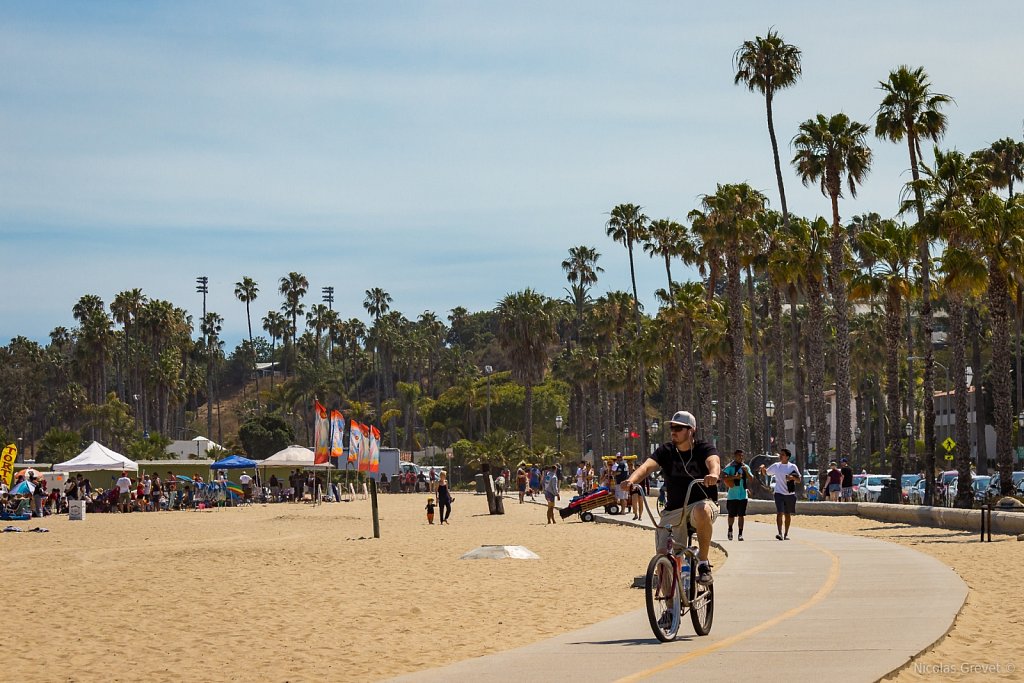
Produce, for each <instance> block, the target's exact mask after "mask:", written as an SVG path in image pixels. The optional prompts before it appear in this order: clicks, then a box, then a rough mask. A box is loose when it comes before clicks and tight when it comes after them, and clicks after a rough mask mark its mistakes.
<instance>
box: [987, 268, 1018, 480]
mask: <svg viewBox="0 0 1024 683" xmlns="http://www.w3.org/2000/svg"><path fill="white" fill-rule="evenodd" d="M1009 302H1010V292H1009V287H1008V285H1007V280H1006V274H1005V273H1004V272H1003V271H1002V270H1000V269H999V268H998V267H997V266H995V265H992V264H990V265H989V272H988V307H989V315H990V316H991V318H992V406H993V418H994V420H995V423H996V424H995V428H996V467H997V469H998V470H999V482H1000V488H1001V489H1002V490H1001V493H1002V495H1004V496H1008V495H1010V493H1011V492H1012V491H1013V476H1012V472H1013V413H1012V409H1013V403H1012V401H1013V396H1012V394H1013V389H1012V384H1011V382H1012V380H1011V377H1012V376H1013V375H1012V372H1013V353H1012V352H1011V350H1010V313H1009V307H1008V304H1009Z"/></svg>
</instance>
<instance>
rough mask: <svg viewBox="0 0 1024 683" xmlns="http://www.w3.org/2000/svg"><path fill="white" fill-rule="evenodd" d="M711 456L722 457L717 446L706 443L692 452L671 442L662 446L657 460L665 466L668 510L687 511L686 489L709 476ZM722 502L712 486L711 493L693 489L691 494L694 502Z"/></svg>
mask: <svg viewBox="0 0 1024 683" xmlns="http://www.w3.org/2000/svg"><path fill="white" fill-rule="evenodd" d="M709 455H718V451H717V450H716V449H715V447H714V446H712V445H711V444H709V443H708V442H706V441H700V440H698V441H695V442H694V444H693V448H692V449H691V450H689V451H680V450H678V449H677V448H676V447H675V444H673V443H672V442H671V441H670V442H668V443H664V444H662V445H660V446H658V449H657V450H656V451H654V455H653V456H651V457H653V458H654V460H655V462H657V463H658V464H659V465H660V466H661V473H662V475H663V476H664V478H665V493H666V499H665V509H666V510H675V509H677V508H681V507H683V503H684V502H685V498H686V488H687V487H688V486H689V485H690V482H691V481H693V480H694V479H703V478H704V477H705V476H707V475H708V466H707V463H706V462H705V461H706V460H707V458H708V456H709ZM705 498H708V499H710V500H715V501H717V500H718V487H717V486H712V487H711V491H708V490H707V489H705V488H704V487H703V486H701V485H697V486H694V487H693V490H692V491H690V502H691V503H695V502H697V501H698V500H704V499H705Z"/></svg>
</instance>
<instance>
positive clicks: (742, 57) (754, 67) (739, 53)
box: [733, 29, 803, 228]
mask: <svg viewBox="0 0 1024 683" xmlns="http://www.w3.org/2000/svg"><path fill="white" fill-rule="evenodd" d="M733 66H734V68H735V69H736V76H735V78H734V80H733V83H734V84H736V85H739V84H740V83H743V84H744V85H746V86H747V88H748V89H749V90H750V91H751V92H755V91H756V92H760V93H761V94H762V95H764V103H765V109H766V111H767V117H768V137H770V138H771V141H772V155H773V157H774V160H775V179H776V181H777V182H778V185H779V200H780V206H781V207H782V223H783V226H785V227H786V228H788V227H789V208H788V206H787V204H786V188H785V185H784V184H783V182H782V163H781V162H780V160H779V143H778V140H777V139H776V137H775V121H774V118H773V116H772V102H773V101H774V99H775V93H777V92H778V91H779V90H783V89H785V88H788V87H790V86H792V85H794V84H795V83H796V81H797V79H799V78H800V75H801V73H802V72H803V67H802V66H801V64H800V49H799V48H798V47H796V46H795V45H790V44H789V43H787V42H786V41H784V40H783V39H782V36H780V35H779V34H778V32H777V31H774V30H771V29H769V31H768V34H767V35H766V36H765V37H763V38H762V37H761V36H757V37H755V38H754V40H747V41H744V43H743V44H742V45H741V46H740V47H739V49H738V50H736V52H735V53H734V54H733Z"/></svg>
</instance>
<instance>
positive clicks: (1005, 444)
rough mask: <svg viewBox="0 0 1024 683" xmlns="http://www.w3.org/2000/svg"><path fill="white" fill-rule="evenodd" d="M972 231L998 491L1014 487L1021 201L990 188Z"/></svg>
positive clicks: (1023, 254)
mask: <svg viewBox="0 0 1024 683" xmlns="http://www.w3.org/2000/svg"><path fill="white" fill-rule="evenodd" d="M977 235H978V238H979V242H980V246H981V249H982V253H983V254H984V256H985V261H986V265H987V267H988V289H987V298H988V309H989V316H990V317H991V319H992V404H993V413H994V415H993V417H994V420H995V429H996V466H997V468H998V469H999V479H1000V486H1001V488H1002V491H1001V493H1002V495H1004V496H1005V495H1010V493H1011V491H1012V488H1013V480H1012V476H1011V472H1012V470H1013V450H1012V449H1013V441H1012V437H1013V412H1012V411H1013V398H1012V395H1011V394H1012V391H1011V377H1012V365H1013V362H1012V359H1013V355H1012V353H1011V351H1010V315H1009V310H1008V304H1009V303H1010V288H1009V284H1010V280H1011V279H1012V278H1016V277H1020V275H1021V272H1022V263H1024V202H1022V201H1021V197H1020V196H1019V195H1017V196H1015V197H1014V198H1013V199H1009V200H1005V201H1004V200H1003V199H1002V198H1000V197H998V196H996V195H995V194H993V193H991V192H989V193H986V194H984V195H982V197H981V198H980V199H979V201H978V221H977Z"/></svg>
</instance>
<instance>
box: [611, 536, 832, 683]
mask: <svg viewBox="0 0 1024 683" xmlns="http://www.w3.org/2000/svg"><path fill="white" fill-rule="evenodd" d="M800 542H801V543H803V544H805V545H809V546H811V547H812V548H814V549H815V550H817V551H818V552H820V553H822V554H824V555H826V556H828V557H829V558H831V559H832V566H831V567H830V568H829V572H828V578H826V579H825V583H823V584H822V585H821V588H819V589H818V591H817V592H816V593H815V594H814V595H812V596H811V597H810V598H808V599H807V601H806V602H804V603H803V604H801V605H797V606H796V607H794V608H793V609H790V610H787V611H785V612H783V613H782V614H779V615H776V616H774V617H772V618H771V619H769V620H767V621H764V622H761V623H760V624H758V625H757V626H752V627H751V628H748V629H747V630H746V631H743V632H741V633H737V634H736V635H734V636H729V637H728V638H725V639H724V640H720V641H718V642H717V643H713V644H711V645H708V646H707V647H703V648H701V649H699V650H694V651H692V652H687V653H686V654H684V655H680V656H679V657H676V658H675V659H670V660H669V661H667V662H665V663H663V664H659V665H658V666H655V667H651V668H650V669H644V670H643V671H637V672H636V673H635V674H630V675H629V676H625V677H623V678H620V679H619V680H618V681H616V682H615V683H631V682H632V681H641V680H643V679H645V678H648V677H650V676H653V675H654V674H657V673H661V672H662V671H667V670H669V669H672V668H675V667H677V666H679V665H680V664H685V663H686V662H689V661H692V660H694V659H697V658H698V657H703V656H704V655H707V654H711V653H712V652H716V651H718V650H721V649H723V648H726V647H729V646H731V645H735V644H736V643H738V642H740V641H741V640H744V639H746V638H749V637H750V636H753V635H756V634H758V633H760V632H761V631H764V630H766V629H769V628H771V627H772V626H775V625H776V624H778V623H779V622H782V621H785V620H786V619H789V618H790V617H794V616H796V615H797V614H800V613H801V612H803V611H804V610H806V609H809V608H811V607H813V606H814V605H817V604H818V603H819V602H821V601H822V600H824V599H825V597H826V596H827V595H828V594H829V593H831V592H832V589H833V588H835V586H836V583H838V582H839V557H837V556H836V555H835V553H833V552H831V551H829V550H826V549H825V548H822V547H821V546H818V545H816V544H814V543H809V542H807V541H803V540H801V541H800Z"/></svg>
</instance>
